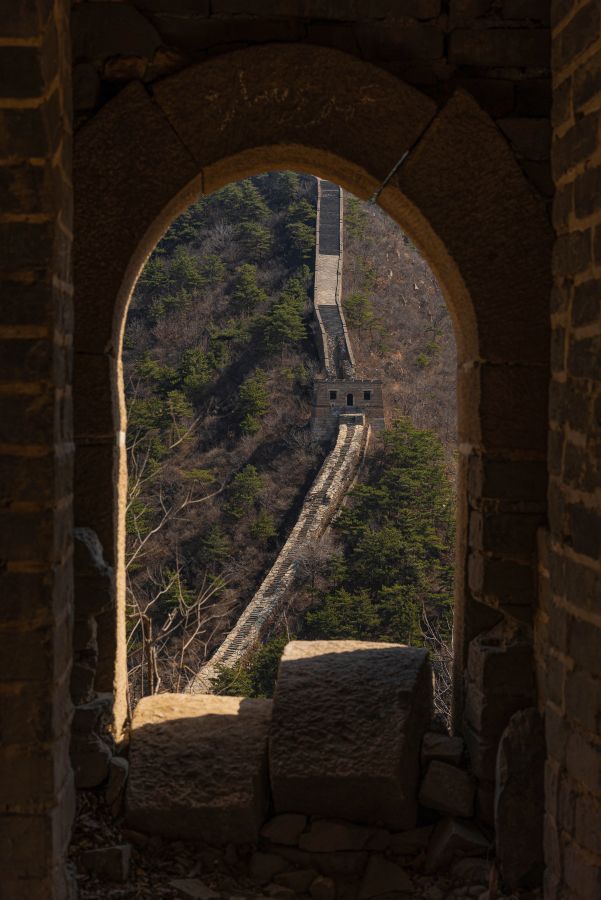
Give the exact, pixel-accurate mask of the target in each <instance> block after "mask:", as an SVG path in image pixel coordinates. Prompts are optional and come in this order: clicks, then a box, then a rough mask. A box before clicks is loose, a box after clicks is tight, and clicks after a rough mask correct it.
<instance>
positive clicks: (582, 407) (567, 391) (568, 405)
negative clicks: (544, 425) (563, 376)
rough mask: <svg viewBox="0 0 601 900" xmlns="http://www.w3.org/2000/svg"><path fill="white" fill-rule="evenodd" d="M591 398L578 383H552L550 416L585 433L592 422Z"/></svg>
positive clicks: (571, 381) (585, 389)
mask: <svg viewBox="0 0 601 900" xmlns="http://www.w3.org/2000/svg"><path fill="white" fill-rule="evenodd" d="M590 411H591V397H590V393H589V391H588V389H587V388H586V387H582V384H581V383H580V382H578V381H573V380H571V379H570V380H568V381H567V382H559V381H552V382H551V385H550V390H549V415H550V417H551V420H552V421H554V422H558V423H564V422H567V423H569V425H571V427H572V428H574V429H575V430H576V431H582V432H585V431H586V430H587V429H588V426H589V422H590Z"/></svg>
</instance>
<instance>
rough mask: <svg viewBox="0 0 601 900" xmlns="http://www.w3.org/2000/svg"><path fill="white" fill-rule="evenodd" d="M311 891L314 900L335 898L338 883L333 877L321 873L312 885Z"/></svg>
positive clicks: (333, 899) (331, 899)
mask: <svg viewBox="0 0 601 900" xmlns="http://www.w3.org/2000/svg"><path fill="white" fill-rule="evenodd" d="M309 893H310V894H311V897H312V898H313V900H335V898H336V884H335V883H334V881H333V880H332V879H331V878H326V877H325V876H324V875H320V876H319V877H318V878H316V879H315V881H314V882H313V884H312V885H311V888H310V890H309Z"/></svg>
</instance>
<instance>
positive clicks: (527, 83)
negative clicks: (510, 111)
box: [514, 78, 551, 120]
mask: <svg viewBox="0 0 601 900" xmlns="http://www.w3.org/2000/svg"><path fill="white" fill-rule="evenodd" d="M550 110H551V82H550V79H548V78H527V79H525V80H524V81H517V82H516V83H515V109H514V113H515V115H516V116H533V117H534V116H542V117H544V118H545V119H547V120H548V119H549V113H550Z"/></svg>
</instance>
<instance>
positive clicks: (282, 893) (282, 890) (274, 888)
mask: <svg viewBox="0 0 601 900" xmlns="http://www.w3.org/2000/svg"><path fill="white" fill-rule="evenodd" d="M263 891H264V893H265V894H267V896H268V897H296V892H295V891H293V890H292V889H291V888H287V887H283V885H281V884H268V885H267V887H264V888H263Z"/></svg>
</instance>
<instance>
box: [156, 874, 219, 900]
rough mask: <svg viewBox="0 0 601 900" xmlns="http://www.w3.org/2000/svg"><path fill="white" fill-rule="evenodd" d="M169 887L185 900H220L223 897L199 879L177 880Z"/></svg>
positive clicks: (170, 883)
mask: <svg viewBox="0 0 601 900" xmlns="http://www.w3.org/2000/svg"><path fill="white" fill-rule="evenodd" d="M169 886H170V887H172V888H174V889H175V890H176V891H177V893H178V896H179V897H182V898H185V900H218V898H219V897H220V896H221V895H220V894H218V893H217V891H214V890H213V888H210V887H209V886H208V885H206V884H204V883H203V882H202V881H199V880H198V878H176V879H175V881H170V882H169Z"/></svg>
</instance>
